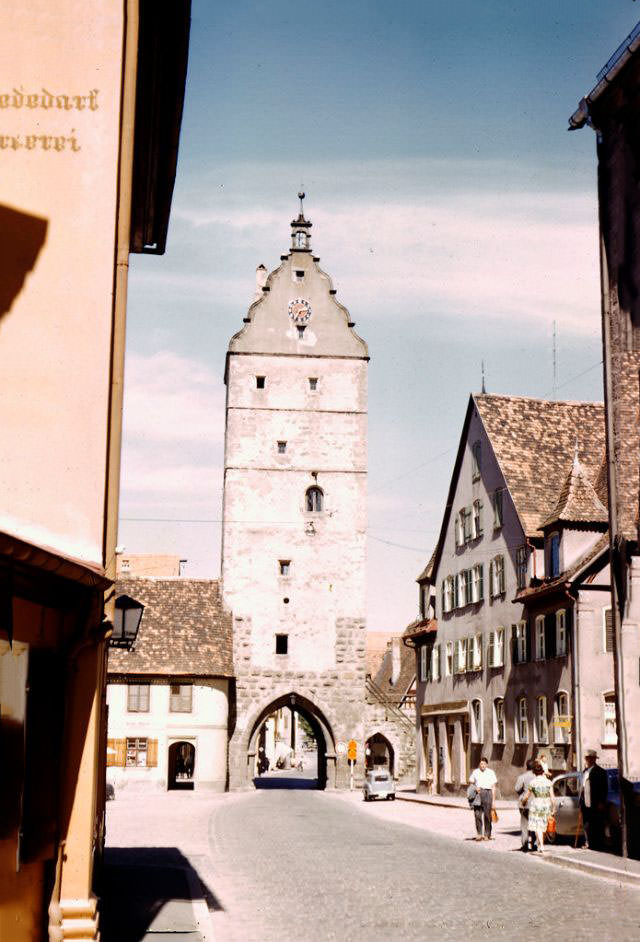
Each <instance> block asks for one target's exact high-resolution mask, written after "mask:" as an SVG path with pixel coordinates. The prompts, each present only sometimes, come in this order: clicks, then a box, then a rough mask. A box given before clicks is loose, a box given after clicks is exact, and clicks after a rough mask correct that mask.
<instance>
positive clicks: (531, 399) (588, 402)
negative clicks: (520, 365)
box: [472, 393, 604, 406]
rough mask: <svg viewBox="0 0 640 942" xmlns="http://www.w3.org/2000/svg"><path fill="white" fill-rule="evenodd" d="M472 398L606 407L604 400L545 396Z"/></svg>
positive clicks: (500, 394) (490, 395) (500, 395)
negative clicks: (550, 397)
mask: <svg viewBox="0 0 640 942" xmlns="http://www.w3.org/2000/svg"><path fill="white" fill-rule="evenodd" d="M472 396H473V398H474V399H506V400H516V399H518V400H522V401H525V402H544V403H546V404H547V405H552V406H555V405H558V406H604V400H602V399H593V400H592V399H547V398H545V397H544V396H511V395H508V394H507V393H472Z"/></svg>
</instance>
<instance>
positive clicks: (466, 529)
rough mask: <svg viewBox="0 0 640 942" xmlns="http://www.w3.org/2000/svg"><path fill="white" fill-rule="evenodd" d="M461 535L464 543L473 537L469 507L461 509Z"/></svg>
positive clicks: (471, 514) (471, 516) (471, 512)
mask: <svg viewBox="0 0 640 942" xmlns="http://www.w3.org/2000/svg"><path fill="white" fill-rule="evenodd" d="M461 513H462V537H463V539H464V543H465V545H466V544H467V543H470V542H471V540H472V539H473V511H472V509H471V507H465V508H464V509H463V510H462V511H461Z"/></svg>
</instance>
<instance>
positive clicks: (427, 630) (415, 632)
mask: <svg viewBox="0 0 640 942" xmlns="http://www.w3.org/2000/svg"><path fill="white" fill-rule="evenodd" d="M437 630H438V620H437V619H436V618H418V619H416V620H415V621H412V622H411V624H410V625H407V627H406V628H405V629H404V631H403V632H402V634H403V636H404V637H405V638H420V637H422V636H426V635H432V634H435V633H436V632H437Z"/></svg>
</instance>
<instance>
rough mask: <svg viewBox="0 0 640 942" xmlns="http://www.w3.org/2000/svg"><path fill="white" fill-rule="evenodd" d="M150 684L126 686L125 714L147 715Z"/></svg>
mask: <svg viewBox="0 0 640 942" xmlns="http://www.w3.org/2000/svg"><path fill="white" fill-rule="evenodd" d="M150 710H151V684H127V713H149V712H150Z"/></svg>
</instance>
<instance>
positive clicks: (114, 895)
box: [102, 788, 640, 942]
mask: <svg viewBox="0 0 640 942" xmlns="http://www.w3.org/2000/svg"><path fill="white" fill-rule="evenodd" d="M107 825H108V834H107V851H106V862H107V868H106V878H105V889H104V903H103V914H102V925H103V936H102V937H103V942H139V940H141V939H143V938H149V939H154V940H156V942H157V940H159V939H162V938H164V933H167V934H168V933H173V934H172V935H171V936H169V935H167V937H171V938H173V939H174V940H177V939H180V940H184V942H200V940H203V942H212V940H215V942H272V940H273V942H275V940H278V942H299V940H304V942H325V940H327V942H328V940H341V942H342V940H345V942H364V940H367V942H368V940H370V939H371V938H372V937H376V938H377V937H379V936H382V937H384V938H385V939H387V940H392V942H395V940H398V942H400V940H413V939H416V940H417V939H420V940H424V939H425V938H426V937H428V938H430V939H438V940H440V939H442V940H449V939H450V940H459V939H465V938H469V937H473V938H474V939H478V938H491V939H515V938H517V939H519V940H527V939H532V940H533V939H535V940H536V942H538V940H547V939H548V940H552V939H553V940H557V939H558V938H562V937H563V936H564V937H565V938H576V937H578V936H580V935H581V934H582V933H589V934H590V935H591V934H593V935H595V936H596V937H600V938H602V939H610V938H614V937H615V938H616V939H619V940H632V939H633V940H635V939H637V938H638V936H639V934H640V891H638V890H637V889H634V888H632V887H628V886H621V885H617V884H616V883H613V882H609V881H603V880H596V879H594V878H593V877H590V876H585V875H583V874H581V873H576V872H572V871H567V870H564V869H560V868H558V867H553V866H550V865H549V864H548V863H546V862H544V861H542V860H540V859H539V858H535V857H531V856H530V855H528V856H527V855H523V854H522V853H520V851H519V849H518V848H519V838H518V834H517V833H516V832H517V813H516V812H515V811H511V810H509V811H504V812H502V813H501V821H500V822H499V824H498V828H497V839H496V841H492V842H490V843H482V844H477V843H476V842H475V841H474V840H473V835H474V826H473V817H472V814H471V812H469V813H468V814H467V813H466V812H465V811H462V810H460V809H455V808H437V807H432V806H425V805H415V804H412V803H409V802H406V803H405V802H398V801H396V802H376V803H372V804H365V803H364V802H363V801H362V798H361V795H360V794H359V793H357V792H354V793H351V794H350V793H348V792H347V793H344V792H343V793H331V792H318V791H308V790H298V789H291V790H285V789H277V788H273V789H261V790H258V791H255V792H243V793H234V794H226V795H211V796H207V797H202V796H201V795H198V794H197V793H195V794H194V793H190V794H189V793H168V794H157V795H144V796H142V795H135V794H131V795H130V796H128V797H127V796H125V795H123V794H120V795H119V796H118V798H117V800H116V801H113V802H110V803H109V806H108V821H107ZM190 897H194V898H195V900H194V902H193V903H192V902H191V900H190Z"/></svg>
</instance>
